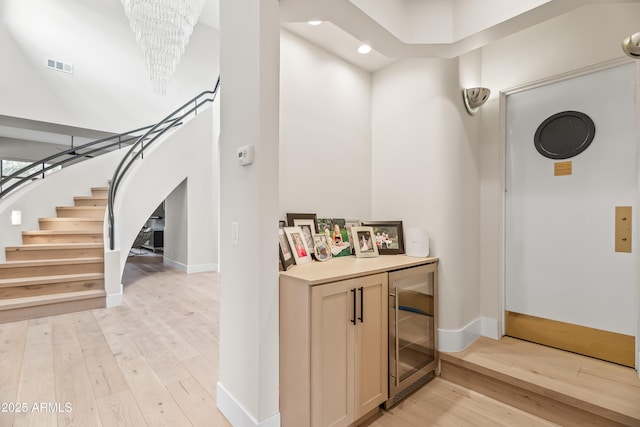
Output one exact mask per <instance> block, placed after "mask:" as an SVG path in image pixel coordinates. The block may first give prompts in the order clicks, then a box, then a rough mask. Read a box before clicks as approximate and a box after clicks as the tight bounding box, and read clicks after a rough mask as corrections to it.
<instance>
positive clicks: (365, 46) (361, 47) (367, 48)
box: [358, 44, 371, 53]
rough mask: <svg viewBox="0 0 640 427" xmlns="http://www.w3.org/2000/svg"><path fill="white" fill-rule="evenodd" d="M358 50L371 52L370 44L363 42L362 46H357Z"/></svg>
mask: <svg viewBox="0 0 640 427" xmlns="http://www.w3.org/2000/svg"><path fill="white" fill-rule="evenodd" d="M358 52H360V53H369V52H371V46H369V45H368V44H363V45H362V46H360V47H359V48H358Z"/></svg>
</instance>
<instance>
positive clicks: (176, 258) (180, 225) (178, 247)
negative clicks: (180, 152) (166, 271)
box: [163, 178, 189, 267]
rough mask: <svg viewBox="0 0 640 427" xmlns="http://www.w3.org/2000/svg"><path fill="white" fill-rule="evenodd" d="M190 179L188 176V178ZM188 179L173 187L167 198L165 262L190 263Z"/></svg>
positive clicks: (178, 264) (179, 264)
mask: <svg viewBox="0 0 640 427" xmlns="http://www.w3.org/2000/svg"><path fill="white" fill-rule="evenodd" d="M187 179H188V178H187ZM187 179H185V180H184V181H182V182H181V183H180V185H178V186H177V187H176V188H174V189H173V191H172V192H171V194H169V196H167V198H166V199H165V228H164V245H165V247H164V251H163V256H164V260H165V262H167V263H168V264H171V265H175V266H176V267H178V266H181V265H182V266H186V265H187V263H188V254H189V242H188V239H187V236H188V233H189V227H188V223H187V221H188V218H189V217H188V215H189V212H188V209H187V206H188V204H189V197H188V193H187Z"/></svg>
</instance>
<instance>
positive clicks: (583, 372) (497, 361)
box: [440, 337, 640, 425]
mask: <svg viewBox="0 0 640 427" xmlns="http://www.w3.org/2000/svg"><path fill="white" fill-rule="evenodd" d="M500 345H502V346H504V347H500ZM505 348H508V351H505V350H504V349H505ZM440 358H441V361H442V363H443V378H445V379H447V376H446V369H444V364H449V365H450V366H457V367H460V368H461V369H464V370H465V371H466V372H467V374H465V375H467V376H468V375H473V374H472V373H475V374H478V375H482V376H484V377H485V378H488V379H491V380H492V381H493V380H495V381H500V382H501V383H503V384H508V385H509V386H513V387H516V388H519V389H520V390H524V391H525V392H531V393H534V394H535V395H539V396H543V397H544V398H546V399H548V400H550V401H555V402H562V403H563V404H566V405H568V406H570V407H573V408H576V409H577V410H580V411H584V412H585V413H590V414H593V415H594V416H595V415H597V416H603V417H606V418H609V419H613V420H616V421H617V422H621V423H623V424H628V425H634V423H635V424H636V425H640V405H638V404H637V403H632V402H640V378H638V377H637V376H636V373H635V371H634V370H633V369H631V368H627V367H623V366H620V365H614V364H611V363H608V362H604V361H601V360H597V359H592V358H589V357H587V356H581V355H577V354H573V353H568V352H565V351H562V350H557V349H553V348H549V347H545V346H541V345H537V344H533V343H529V342H526V341H521V340H517V339H514V338H509V337H503V338H502V339H501V340H499V341H496V340H491V339H489V338H486V337H480V338H478V339H477V340H476V341H475V342H474V343H473V344H472V345H470V346H469V347H468V348H467V349H465V350H463V351H461V352H458V353H445V352H441V353H440ZM525 358H526V359H527V363H526V364H525V363H524V362H521V361H520V360H525ZM532 358H534V360H535V361H534V362H530V359H532ZM608 377H610V378H612V377H615V378H617V382H618V383H620V382H621V381H620V378H624V381H622V382H623V383H624V385H619V384H616V385H615V386H611V385H608V384H610V381H608V380H607V378H608ZM454 382H455V381H454ZM462 385H464V384H462ZM514 390H515V389H514ZM478 391H480V390H478ZM480 392H482V391H480ZM630 396H637V399H635V398H631V399H629V397H630ZM491 397H493V396H491ZM623 397H624V398H623ZM494 398H496V397H494ZM498 399H499V398H498ZM505 403H508V402H505ZM525 410H526V409H525Z"/></svg>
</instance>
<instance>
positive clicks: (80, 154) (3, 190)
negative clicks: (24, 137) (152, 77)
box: [0, 125, 157, 198]
mask: <svg viewBox="0 0 640 427" xmlns="http://www.w3.org/2000/svg"><path fill="white" fill-rule="evenodd" d="M156 126H157V125H156ZM153 127H154V125H149V126H144V127H141V128H138V129H134V130H130V131H127V132H123V133H118V134H115V135H112V136H108V137H105V138H101V139H97V140H95V141H91V142H87V143H86V144H83V145H79V146H77V147H73V148H69V149H68V150H64V151H61V152H59V153H56V154H53V155H51V156H49V157H45V158H44V159H40V160H37V161H35V162H33V163H30V164H29V165H27V166H25V167H23V168H22V169H19V170H17V171H15V172H14V173H12V174H11V175H7V176H5V177H4V178H1V179H0V198H2V197H4V196H6V195H7V194H9V193H10V192H12V191H14V190H16V189H17V188H18V187H20V186H22V184H24V183H26V182H28V181H31V180H34V179H36V178H37V177H39V176H40V175H42V177H43V178H44V176H45V172H47V171H49V170H51V169H54V168H56V167H58V166H63V165H66V164H67V163H71V162H74V163H78V162H80V161H82V160H83V159H85V158H89V156H91V155H100V154H105V153H107V152H108V151H109V149H110V148H113V147H115V146H118V147H119V148H122V145H128V144H129V143H130V142H131V141H133V140H135V139H137V138H138V136H137V135H136V134H138V133H140V132H142V131H147V130H149V129H151V128H153ZM123 138H124V139H123ZM100 144H105V145H100ZM97 145H100V146H99V147H95V146H97ZM92 147H93V148H92ZM88 148H92V149H91V150H88V151H84V150H85V149H88ZM59 158H61V160H58V161H55V160H56V159H59ZM45 165H46V166H45ZM40 166H42V167H40ZM34 168H37V170H35V171H34V172H31V173H30V174H29V175H26V176H22V174H24V173H25V172H28V171H30V170H32V169H34ZM13 180H17V181H16V182H14V183H13V184H10V185H8V186H7V184H8V183H10V182H11V181H13Z"/></svg>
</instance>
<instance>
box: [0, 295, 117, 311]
mask: <svg viewBox="0 0 640 427" xmlns="http://www.w3.org/2000/svg"><path fill="white" fill-rule="evenodd" d="M106 295H107V294H106V292H105V291H104V290H88V291H77V292H65V293H62V294H51V295H38V296H33V297H23V298H13V299H10V300H0V311H2V310H14V309H18V308H25V307H36V306H41V305H47V304H56V303H62V302H69V301H78V300H84V299H90V298H100V297H105V296H106Z"/></svg>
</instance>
